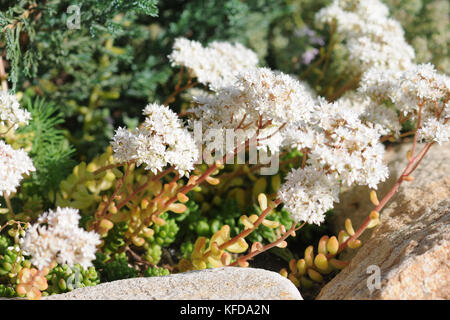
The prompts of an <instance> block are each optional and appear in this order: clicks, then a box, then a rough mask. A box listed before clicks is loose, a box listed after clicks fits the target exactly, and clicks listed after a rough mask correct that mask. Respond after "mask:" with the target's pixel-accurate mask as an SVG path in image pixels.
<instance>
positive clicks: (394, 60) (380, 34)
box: [315, 0, 415, 73]
mask: <svg viewBox="0 0 450 320" xmlns="http://www.w3.org/2000/svg"><path fill="white" fill-rule="evenodd" d="M388 15H389V10H388V8H387V7H386V5H384V4H383V3H382V2H381V1H380V0H333V2H332V3H331V5H329V6H328V7H325V8H323V9H321V10H320V11H319V12H318V13H317V14H316V17H315V19H316V23H317V24H318V25H323V24H325V23H327V24H332V23H334V21H335V22H336V23H337V32H338V33H339V34H341V35H342V36H344V38H345V39H346V47H347V49H348V51H349V62H350V64H351V67H352V68H354V69H355V70H356V71H357V72H360V73H363V72H364V71H366V70H368V69H369V68H371V67H377V68H383V69H394V70H405V69H407V68H408V67H409V66H410V65H411V64H412V61H413V59H414V57H415V54H414V50H413V48H412V47H411V46H410V45H409V44H408V43H406V41H405V38H404V31H403V29H402V27H401V25H400V24H399V23H398V22H397V21H395V20H393V19H391V18H389V17H388Z"/></svg>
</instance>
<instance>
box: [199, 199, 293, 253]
mask: <svg viewBox="0 0 450 320" xmlns="http://www.w3.org/2000/svg"><path fill="white" fill-rule="evenodd" d="M273 203H274V204H275V207H271V206H268V207H267V208H266V209H265V210H264V211H263V212H261V214H260V215H259V217H258V220H256V221H255V223H253V228H250V229H245V230H244V231H242V232H241V233H239V234H238V235H237V236H235V237H233V238H232V239H230V240H228V241H226V242H224V243H222V244H221V245H220V246H219V249H220V250H224V249H226V248H227V247H229V246H231V245H232V244H234V243H235V242H237V241H238V240H239V239H240V238H245V237H246V236H248V235H249V234H250V233H252V232H253V231H255V230H256V228H258V226H259V225H260V224H261V223H262V222H263V220H264V218H265V217H266V216H267V215H268V214H269V212H270V211H272V209H275V208H276V207H277V206H278V205H279V204H280V203H281V200H280V199H276V200H274V202H273ZM294 226H295V225H294ZM210 254H211V251H207V252H205V254H204V255H203V258H207V257H209V255H210Z"/></svg>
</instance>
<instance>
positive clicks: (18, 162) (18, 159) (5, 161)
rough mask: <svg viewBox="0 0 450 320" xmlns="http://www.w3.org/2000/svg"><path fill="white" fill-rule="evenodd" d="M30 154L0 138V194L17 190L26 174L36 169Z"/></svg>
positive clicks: (7, 193)
mask: <svg viewBox="0 0 450 320" xmlns="http://www.w3.org/2000/svg"><path fill="white" fill-rule="evenodd" d="M35 170H36V169H35V168H34V166H33V162H32V161H31V159H30V157H29V156H28V154H27V153H26V152H25V151H24V150H23V149H19V150H14V149H13V148H12V147H11V146H10V145H9V144H6V143H5V142H4V141H3V140H0V196H1V195H5V194H6V195H9V194H10V193H13V192H16V191H17V190H16V189H17V187H18V186H19V184H20V181H22V179H23V176H24V175H28V174H30V172H32V171H35Z"/></svg>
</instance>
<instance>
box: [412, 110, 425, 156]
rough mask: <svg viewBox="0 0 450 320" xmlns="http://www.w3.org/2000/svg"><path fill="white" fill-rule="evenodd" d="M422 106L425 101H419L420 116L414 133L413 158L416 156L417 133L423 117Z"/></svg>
mask: <svg viewBox="0 0 450 320" xmlns="http://www.w3.org/2000/svg"><path fill="white" fill-rule="evenodd" d="M422 107H423V103H419V112H418V118H417V126H416V130H415V133H414V142H413V145H412V149H411V158H413V157H414V153H415V152H416V145H417V134H418V132H419V129H420V121H421V119H422ZM411 161H412V159H411Z"/></svg>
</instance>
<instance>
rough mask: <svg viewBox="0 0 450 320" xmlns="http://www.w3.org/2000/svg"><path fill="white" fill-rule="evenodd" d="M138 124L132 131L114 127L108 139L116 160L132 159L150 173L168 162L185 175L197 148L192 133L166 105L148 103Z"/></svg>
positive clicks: (192, 161)
mask: <svg viewBox="0 0 450 320" xmlns="http://www.w3.org/2000/svg"><path fill="white" fill-rule="evenodd" d="M143 114H144V115H145V116H146V119H145V122H144V123H143V126H142V127H141V128H136V129H134V130H133V131H132V132H130V131H128V130H127V129H125V128H118V129H117V130H116V133H115V135H114V137H113V140H112V142H111V144H112V148H113V151H114V156H115V158H116V159H117V160H119V161H120V162H128V161H136V164H137V165H138V166H139V165H141V164H143V163H144V164H145V165H146V170H151V171H152V172H153V173H156V172H158V171H161V170H162V169H163V168H164V167H165V166H167V165H171V166H173V167H175V169H176V170H177V171H178V172H179V173H180V175H188V174H189V171H191V170H192V169H193V168H194V163H195V161H196V160H197V159H198V156H199V152H198V149H197V147H196V144H195V142H194V139H193V137H192V135H191V134H190V133H189V131H188V130H187V129H186V128H185V127H184V126H183V123H182V121H181V120H180V119H179V118H178V116H177V115H176V114H175V113H174V112H173V111H172V110H170V108H169V107H167V106H164V105H158V104H149V105H148V106H147V107H146V108H145V109H144V112H143Z"/></svg>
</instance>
